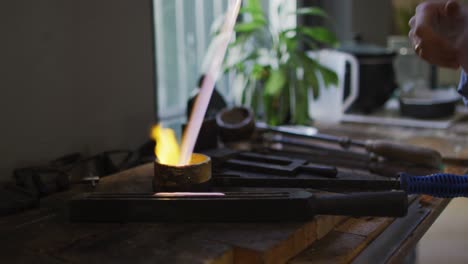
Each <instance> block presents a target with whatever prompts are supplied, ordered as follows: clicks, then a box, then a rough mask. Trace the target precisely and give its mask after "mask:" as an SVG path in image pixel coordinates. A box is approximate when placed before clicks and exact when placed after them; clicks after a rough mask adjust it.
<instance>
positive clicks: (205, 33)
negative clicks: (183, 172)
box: [0, 0, 468, 263]
mask: <svg viewBox="0 0 468 264" xmlns="http://www.w3.org/2000/svg"><path fill="white" fill-rule="evenodd" d="M418 2H420V1H406V0H379V1H374V0H303V1H300V0H298V1H285V0H262V6H263V9H264V10H266V11H267V12H268V14H269V15H268V16H267V18H268V20H269V22H270V23H273V24H274V23H281V24H289V25H296V24H300V25H301V24H304V25H319V24H320V25H324V26H326V27H327V28H329V29H330V30H331V31H333V32H334V33H335V34H336V36H337V39H338V40H339V42H340V44H345V43H358V44H365V45H373V47H379V48H382V49H384V50H385V51H388V50H390V51H391V52H394V54H395V57H394V58H393V59H392V65H393V67H394V71H395V80H396V84H397V87H399V88H400V89H403V88H405V89H407V90H408V91H410V90H412V89H413V88H414V87H423V88H424V89H435V88H439V87H449V88H452V89H453V88H454V87H456V85H457V83H458V79H459V72H458V71H456V70H447V69H441V68H437V67H432V66H431V65H428V64H427V63H425V62H423V61H421V60H420V59H419V58H417V57H416V56H415V55H414V53H413V51H412V48H411V46H410V45H409V43H408V40H407V37H406V36H407V33H408V32H407V31H408V27H407V21H408V19H409V18H410V17H411V16H412V14H413V12H414V7H415V6H416V5H417V3H418ZM227 4H228V1H220V0H153V1H150V0H144V1H131V0H100V1H94V0H80V1H72V0H42V1H34V0H17V1H2V2H1V3H0V17H1V22H2V23H0V32H2V41H1V42H0V54H1V55H0V58H1V61H2V63H0V65H1V71H0V73H1V75H0V76H1V78H0V87H2V89H1V91H2V95H1V96H0V105H1V111H0V120H2V123H3V125H2V130H1V131H2V132H1V134H0V135H1V137H0V157H1V162H0V181H6V180H8V179H10V177H11V173H12V170H13V169H14V168H17V167H22V166H29V165H31V164H40V163H42V162H45V161H48V160H51V159H53V158H55V157H58V156H61V155H64V154H67V153H71V152H82V153H85V154H87V155H91V154H94V153H98V152H101V151H104V150H108V149H133V148H135V147H137V146H138V145H139V144H142V143H143V142H145V141H146V140H147V138H148V135H149V129H150V127H151V125H152V124H153V123H155V122H156V121H157V120H158V121H163V122H165V123H166V124H167V125H169V126H173V127H176V128H178V127H180V124H181V123H182V122H185V120H186V108H187V101H188V100H189V98H190V97H191V95H192V93H193V91H194V90H195V89H196V87H197V82H198V78H199V77H200V74H201V73H202V69H201V65H202V63H203V60H204V57H205V55H206V52H207V49H208V46H209V44H210V41H211V36H212V34H211V30H212V25H213V23H214V21H215V20H216V18H218V17H220V16H221V15H222V14H223V13H224V12H225V10H226V8H227ZM279 5H283V6H284V8H286V9H288V10H295V9H296V8H297V7H303V6H316V7H321V8H323V9H324V10H325V11H326V12H327V13H328V14H329V16H330V18H331V19H330V20H328V21H325V22H324V21H322V20H317V19H316V18H313V17H312V18H297V17H292V18H290V19H289V20H287V21H278V17H275V16H274V12H275V9H276V8H278V6H279ZM231 77H232V76H231ZM231 84H232V78H230V76H229V75H224V76H223V78H221V79H220V80H219V81H218V83H217V91H218V92H219V93H220V94H221V95H222V96H223V97H224V98H225V99H226V100H227V101H228V103H232V91H231V90H230V87H231ZM373 88H375V89H376V90H377V89H379V88H378V87H373ZM394 96H395V95H394V93H393V91H392V92H391V93H389V95H388V96H387V97H388V98H386V99H390V98H391V97H394ZM384 103H387V100H384V102H383V104H384ZM382 107H383V106H378V107H376V108H378V109H372V111H364V112H365V113H364V114H365V115H372V114H375V113H376V112H375V111H377V110H381V109H382ZM361 110H362V109H361ZM374 110H375V111H374ZM357 112H359V114H363V113H362V111H359V110H358V111H357ZM447 118H448V119H450V118H453V115H451V116H449V117H447ZM444 120H445V119H444ZM444 120H442V121H444ZM439 121H441V120H439ZM467 206H468V204H467V202H466V201H465V199H458V200H456V202H453V203H452V204H451V205H450V207H449V209H448V210H446V212H445V213H444V215H443V217H441V219H440V220H439V221H438V222H436V224H435V225H434V227H433V228H431V230H430V231H429V233H428V235H427V236H426V237H425V238H424V239H423V241H422V243H421V248H420V251H419V253H420V257H421V259H422V260H424V261H423V262H421V263H432V262H433V263H440V262H442V260H441V259H439V258H438V257H444V255H450V256H451V257H452V256H453V257H455V256H457V257H458V256H459V257H460V258H457V259H453V261H452V259H450V261H448V259H447V258H445V259H444V260H445V261H443V262H450V263H463V260H464V259H466V258H467V257H468V253H467V251H466V250H465V251H463V248H464V247H466V246H467V243H466V239H465V237H466V236H465V235H464V234H465V232H468V231H460V232H454V230H467V229H466V228H461V229H457V228H456V226H455V225H456V224H458V225H461V226H464V225H465V224H466V223H468V217H467V216H468V214H465V213H463V212H464V211H465V210H464V208H466V207H467Z"/></svg>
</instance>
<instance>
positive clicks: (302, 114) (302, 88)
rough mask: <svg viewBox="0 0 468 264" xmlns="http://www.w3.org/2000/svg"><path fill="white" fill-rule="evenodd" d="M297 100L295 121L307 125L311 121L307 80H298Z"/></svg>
mask: <svg viewBox="0 0 468 264" xmlns="http://www.w3.org/2000/svg"><path fill="white" fill-rule="evenodd" d="M296 85H297V88H296V90H295V92H296V100H295V104H294V115H293V123H294V124H299V125H305V124H307V123H308V122H309V112H308V110H309V106H308V100H307V84H306V82H305V80H297V82H296Z"/></svg>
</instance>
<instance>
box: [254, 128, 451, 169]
mask: <svg viewBox="0 0 468 264" xmlns="http://www.w3.org/2000/svg"><path fill="white" fill-rule="evenodd" d="M256 127H257V129H260V130H264V131H271V132H276V133H281V134H285V135H291V136H297V137H303V138H307V139H314V140H320V141H324V142H329V143H334V144H338V145H340V146H341V147H342V148H345V149H347V148H349V147H351V146H354V147H360V148H364V149H366V150H367V151H368V152H371V153H375V154H377V155H379V156H382V157H384V158H387V159H389V160H405V161H407V162H410V163H413V164H418V165H425V166H430V167H433V168H440V167H441V165H442V157H441V155H440V153H439V152H437V151H435V150H433V149H430V148H425V147H419V146H413V145H409V144H401V143H396V142H393V141H389V140H365V141H361V140H354V139H351V138H349V137H338V136H333V135H327V134H320V133H318V132H317V131H316V130H315V133H314V131H313V130H309V131H307V130H306V131H305V132H302V131H300V130H298V129H294V128H290V127H277V126H276V127H275V126H269V125H267V124H264V123H261V122H257V123H256Z"/></svg>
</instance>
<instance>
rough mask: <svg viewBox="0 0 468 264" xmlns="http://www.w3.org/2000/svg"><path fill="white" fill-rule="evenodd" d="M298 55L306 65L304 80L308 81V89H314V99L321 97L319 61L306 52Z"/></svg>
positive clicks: (304, 65)
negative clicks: (318, 71) (318, 72)
mask: <svg viewBox="0 0 468 264" xmlns="http://www.w3.org/2000/svg"><path fill="white" fill-rule="evenodd" d="M298 57H299V58H300V60H301V61H302V65H303V67H304V81H305V83H306V89H308V88H310V89H312V94H313V97H314V99H317V98H319V96H320V86H319V85H320V84H319V82H318V79H317V70H318V69H317V66H316V65H317V64H318V63H317V62H316V61H315V60H314V59H312V58H310V57H308V56H307V55H306V54H304V53H300V54H298Z"/></svg>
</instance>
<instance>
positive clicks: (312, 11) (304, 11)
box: [291, 7, 328, 18]
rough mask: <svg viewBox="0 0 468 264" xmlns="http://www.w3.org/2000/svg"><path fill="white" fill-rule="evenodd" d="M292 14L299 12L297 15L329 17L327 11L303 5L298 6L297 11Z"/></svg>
mask: <svg viewBox="0 0 468 264" xmlns="http://www.w3.org/2000/svg"><path fill="white" fill-rule="evenodd" d="M291 14H297V15H310V16H319V17H324V18H328V15H327V13H326V12H325V11H324V10H323V9H321V8H318V7H302V8H298V9H297V10H296V11H295V12H293V13H291Z"/></svg>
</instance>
